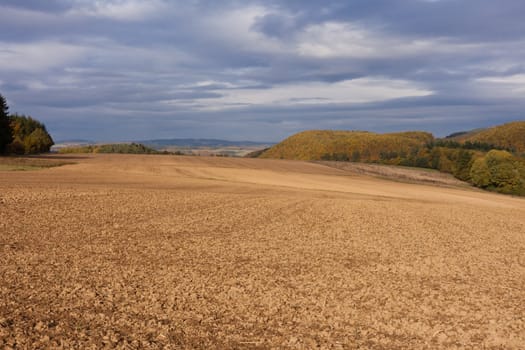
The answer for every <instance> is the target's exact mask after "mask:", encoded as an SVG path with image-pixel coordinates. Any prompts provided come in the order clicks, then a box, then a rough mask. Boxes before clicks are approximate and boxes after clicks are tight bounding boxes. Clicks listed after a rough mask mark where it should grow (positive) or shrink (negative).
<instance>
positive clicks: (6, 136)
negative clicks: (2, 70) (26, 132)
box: [0, 94, 13, 154]
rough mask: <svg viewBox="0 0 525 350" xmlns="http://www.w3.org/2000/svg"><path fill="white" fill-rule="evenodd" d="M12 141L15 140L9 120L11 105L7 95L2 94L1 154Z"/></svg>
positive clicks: (0, 120)
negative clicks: (6, 97) (8, 104)
mask: <svg viewBox="0 0 525 350" xmlns="http://www.w3.org/2000/svg"><path fill="white" fill-rule="evenodd" d="M11 141H13V135H12V133H11V125H10V120H9V107H8V106H7V101H6V99H5V97H4V96H2V95H1V94H0V154H2V153H4V152H5V151H6V148H7V145H8V144H10V143H11Z"/></svg>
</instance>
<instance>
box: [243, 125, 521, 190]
mask: <svg viewBox="0 0 525 350" xmlns="http://www.w3.org/2000/svg"><path fill="white" fill-rule="evenodd" d="M454 135H455V136H454V137H449V138H446V139H435V138H434V137H433V136H432V134H430V133H427V132H420V131H411V132H402V133H390V134H376V133H372V132H366V131H329V130H314V131H304V132H300V133H298V134H295V135H293V136H291V137H289V138H287V139H286V140H284V141H282V142H281V143H279V144H277V145H275V146H273V147H271V148H269V149H267V150H263V151H261V153H260V154H259V155H258V154H257V153H256V152H255V153H252V154H251V156H252V157H257V156H258V158H277V159H295V160H309V161H319V160H323V161H346V162H348V161H352V162H365V163H380V164H388V165H402V166H410V167H418V168H430V169H436V170H439V171H442V172H445V173H449V174H452V175H454V177H456V178H457V179H459V180H461V181H467V182H469V183H471V184H473V185H474V186H477V187H480V188H484V189H487V190H491V191H496V192H500V193H506V194H514V195H525V159H524V158H523V157H520V156H522V155H525V122H517V123H510V124H505V125H502V126H500V127H495V128H491V129H485V130H482V131H481V130H480V131H477V132H469V133H456V134H454ZM508 150H512V151H513V153H514V154H512V153H510V152H508Z"/></svg>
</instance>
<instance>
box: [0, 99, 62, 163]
mask: <svg viewBox="0 0 525 350" xmlns="http://www.w3.org/2000/svg"><path fill="white" fill-rule="evenodd" d="M53 145H54V141H53V138H52V137H51V135H49V133H48V132H47V129H46V126H45V125H44V124H42V123H41V122H39V121H38V120H36V119H33V118H32V117H31V116H26V115H19V114H10V113H9V106H8V105H7V101H6V99H5V97H4V96H2V95H0V154H4V155H5V154H12V155H22V154H38V153H44V152H49V150H50V149H51V146H53Z"/></svg>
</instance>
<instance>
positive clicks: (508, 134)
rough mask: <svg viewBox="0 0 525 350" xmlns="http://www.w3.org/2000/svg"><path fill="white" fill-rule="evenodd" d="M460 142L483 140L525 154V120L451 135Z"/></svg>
mask: <svg viewBox="0 0 525 350" xmlns="http://www.w3.org/2000/svg"><path fill="white" fill-rule="evenodd" d="M450 139H452V140H455V141H458V142H462V143H464V142H468V141H470V142H482V143H487V144H491V145H495V146H498V147H502V148H506V149H511V150H513V151H514V152H515V153H516V154H518V155H521V156H523V155H525V121H519V122H512V123H507V124H503V125H498V126H495V127H492V128H488V129H476V130H473V131H470V132H467V133H464V134H460V135H458V136H453V137H450Z"/></svg>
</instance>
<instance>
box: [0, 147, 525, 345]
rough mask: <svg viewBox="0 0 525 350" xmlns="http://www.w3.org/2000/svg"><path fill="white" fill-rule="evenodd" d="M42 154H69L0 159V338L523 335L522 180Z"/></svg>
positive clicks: (362, 340) (522, 339) (302, 340)
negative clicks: (43, 160)
mask: <svg viewBox="0 0 525 350" xmlns="http://www.w3.org/2000/svg"><path fill="white" fill-rule="evenodd" d="M56 158H59V159H58V161H60V159H62V161H63V162H67V163H75V164H66V165H63V166H60V167H52V168H45V169H42V170H36V171H7V170H2V168H0V348H49V347H51V348H93V349H98V348H104V347H107V348H132V349H133V348H146V349H158V348H166V349H170V348H171V349H195V348H197V349H199V348H202V349H209V348H220V349H239V348H241V349H267V348H290V349H312V348H321V349H358V348H359V349H361V348H365V349H367V348H370V349H406V348H411V349H440V348H452V349H454V348H457V349H459V348H467V349H480V348H486V349H500V348H505V349H519V348H522V347H523V344H525V303H523V300H525V199H523V198H515V197H511V196H504V195H500V194H494V193H488V192H483V191H480V190H475V189H472V188H470V187H468V186H465V185H463V184H457V183H455V182H454V181H449V180H446V181H445V180H443V181H444V182H443V183H442V185H439V183H438V184H430V183H409V182H410V181H405V182H402V181H391V180H388V179H386V178H384V176H382V177H373V176H370V175H369V174H366V173H363V172H362V171H361V172H357V171H352V169H344V168H342V169H338V168H334V167H329V166H326V165H324V164H318V163H309V162H301V161H288V160H270V159H233V158H213V157H209V158H208V157H182V156H160V155H149V156H144V155H106V154H94V155H75V157H66V156H64V157H62V158H61V157H60V156H56ZM53 161H57V160H56V159H54V160H53ZM404 176H405V175H404ZM425 176H431V174H430V175H425ZM440 176H442V175H440ZM420 177H421V176H420ZM405 178H407V176H405ZM408 178H409V177H408ZM427 182H429V181H427ZM436 182H439V180H436Z"/></svg>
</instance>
